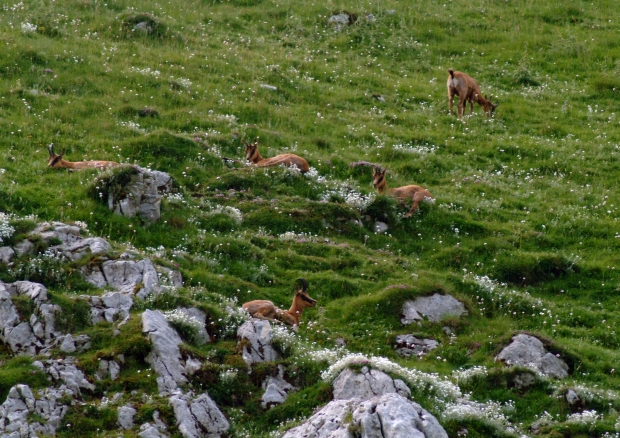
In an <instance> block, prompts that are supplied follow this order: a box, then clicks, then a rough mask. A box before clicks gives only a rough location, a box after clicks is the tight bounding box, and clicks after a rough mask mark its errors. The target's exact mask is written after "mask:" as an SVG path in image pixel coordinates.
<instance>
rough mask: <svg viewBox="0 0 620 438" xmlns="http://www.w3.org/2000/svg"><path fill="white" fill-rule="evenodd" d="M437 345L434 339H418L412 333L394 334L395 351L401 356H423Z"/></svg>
mask: <svg viewBox="0 0 620 438" xmlns="http://www.w3.org/2000/svg"><path fill="white" fill-rule="evenodd" d="M438 346H439V343H438V342H437V341H436V340H434V339H418V338H416V337H415V336H413V335H398V336H396V345H395V348H396V353H398V354H399V355H400V356H403V357H411V356H417V357H421V356H424V355H425V354H426V353H428V352H429V351H431V350H434V349H435V348H437V347H438Z"/></svg>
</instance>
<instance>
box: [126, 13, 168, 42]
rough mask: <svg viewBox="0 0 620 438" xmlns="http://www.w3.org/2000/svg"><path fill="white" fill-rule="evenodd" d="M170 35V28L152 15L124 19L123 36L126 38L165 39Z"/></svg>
mask: <svg viewBox="0 0 620 438" xmlns="http://www.w3.org/2000/svg"><path fill="white" fill-rule="evenodd" d="M168 33H169V31H168V26H166V25H165V24H164V23H162V22H161V20H159V19H158V18H156V17H154V16H152V15H151V14H144V13H142V14H131V15H126V16H124V17H123V19H122V23H121V36H122V37H124V38H137V37H148V38H153V39H163V38H165V37H166V36H168Z"/></svg>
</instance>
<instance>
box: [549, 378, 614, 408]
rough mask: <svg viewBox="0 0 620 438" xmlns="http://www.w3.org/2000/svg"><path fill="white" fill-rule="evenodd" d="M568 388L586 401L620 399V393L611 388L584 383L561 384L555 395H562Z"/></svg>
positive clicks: (612, 400) (600, 401)
mask: <svg viewBox="0 0 620 438" xmlns="http://www.w3.org/2000/svg"><path fill="white" fill-rule="evenodd" d="M568 389H572V390H573V391H575V393H576V394H577V395H578V396H579V399H580V400H583V401H585V402H598V403H610V404H611V403H614V402H618V401H619V400H620V393H619V392H618V391H614V390H611V389H599V388H592V387H590V386H587V385H584V384H583V383H576V384H572V385H560V386H558V388H556V390H555V391H554V392H553V396H555V397H561V396H562V395H563V394H564V393H565V392H566V391H567V390H568Z"/></svg>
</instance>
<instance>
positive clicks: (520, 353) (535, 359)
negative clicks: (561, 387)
mask: <svg viewBox="0 0 620 438" xmlns="http://www.w3.org/2000/svg"><path fill="white" fill-rule="evenodd" d="M495 360H496V361H497V362H503V363H505V364H506V365H520V366H524V367H528V368H532V369H534V370H536V371H538V372H539V373H541V374H543V375H545V376H548V377H555V378H557V379H563V378H565V377H568V365H566V362H564V361H563V360H562V359H560V358H559V357H557V356H555V355H554V354H552V353H549V352H548V351H547V350H546V349H545V346H544V345H543V343H542V342H541V341H540V339H538V338H535V337H534V336H530V335H525V334H519V335H516V336H515V337H513V338H512V342H511V343H510V345H508V346H507V347H506V348H504V349H503V350H502V351H501V352H500V353H499V354H498V355H497V356H495Z"/></svg>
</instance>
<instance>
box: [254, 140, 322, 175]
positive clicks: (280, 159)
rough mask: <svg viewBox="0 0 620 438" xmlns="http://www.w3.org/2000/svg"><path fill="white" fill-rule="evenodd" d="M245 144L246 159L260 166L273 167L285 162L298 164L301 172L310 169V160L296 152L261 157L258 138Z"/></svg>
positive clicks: (289, 164)
mask: <svg viewBox="0 0 620 438" xmlns="http://www.w3.org/2000/svg"><path fill="white" fill-rule="evenodd" d="M243 144H244V145H245V158H246V160H247V161H250V162H252V163H254V164H256V165H257V166H258V167H271V166H278V165H280V164H284V165H285V166H293V165H294V166H296V167H297V168H298V169H299V170H300V171H301V173H306V172H308V171H309V170H310V167H309V166H308V162H307V161H306V160H304V159H303V158H301V157H300V156H298V155H295V154H280V155H276V156H275V157H271V158H263V157H261V155H260V152H258V139H256V140H254V144H250V143H248V142H246V141H244V142H243Z"/></svg>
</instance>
